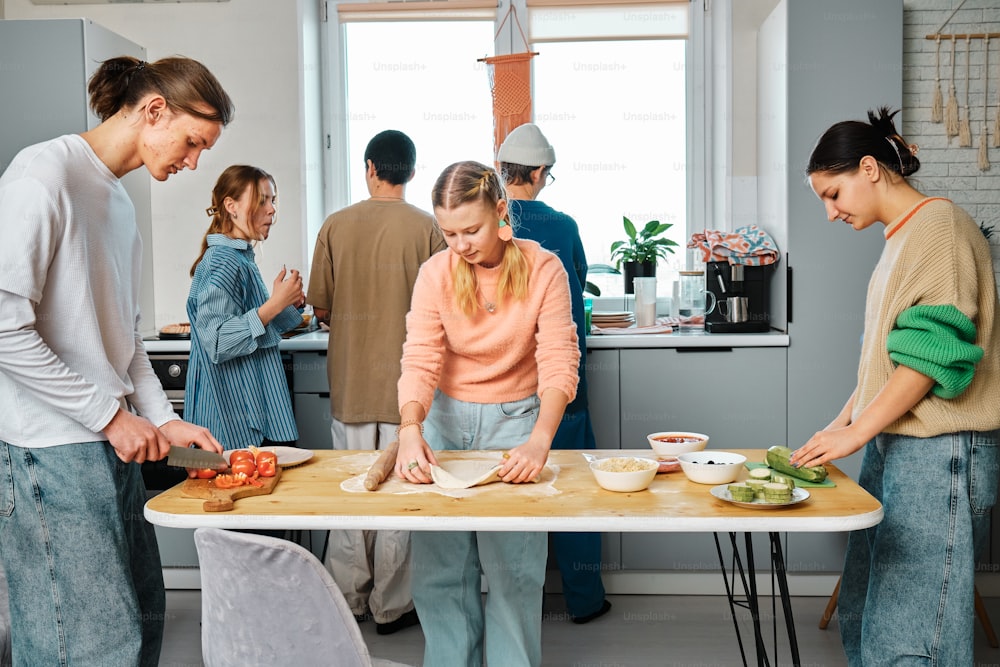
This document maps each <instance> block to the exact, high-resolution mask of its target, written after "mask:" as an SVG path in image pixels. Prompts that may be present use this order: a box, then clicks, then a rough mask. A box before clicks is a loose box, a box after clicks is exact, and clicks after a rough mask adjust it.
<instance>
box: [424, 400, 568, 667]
mask: <svg viewBox="0 0 1000 667" xmlns="http://www.w3.org/2000/svg"><path fill="white" fill-rule="evenodd" d="M538 406H539V401H538V398H537V397H536V396H530V397H528V398H526V399H522V400H520V401H514V402H511V403H500V404H480V403H466V402H464V401H458V400H455V399H453V398H451V397H449V396H446V395H445V394H442V393H441V392H437V394H436V395H435V397H434V403H433V404H432V405H431V410H430V413H429V414H428V415H427V419H426V420H425V421H424V438H425V439H426V440H427V442H428V443H429V444H430V446H431V447H432V448H433V449H435V450H445V449H452V450H454V449H460V450H469V449H510V448H511V447H515V446H517V445H520V444H522V443H523V442H525V441H526V440H527V439H528V436H529V435H530V434H531V429H532V427H533V426H534V425H535V420H536V419H537V418H538ZM499 500H500V498H499V497H498V501H499ZM410 542H411V563H412V568H413V602H414V604H415V605H416V609H417V614H418V615H419V616H420V624H421V627H422V628H423V631H424V639H425V649H424V665H425V666H426V667H462V666H463V665H464V666H466V667H480V666H481V665H482V664H483V643H484V640H485V643H486V659H487V663H488V664H490V665H497V666H502V667H519V666H522V665H523V666H531V667H537V665H540V664H541V662H542V587H543V586H544V584H545V558H546V552H547V550H548V546H547V538H546V534H545V533H535V532H503V533H496V532H494V533H491V532H475V533H472V532H425V531H414V532H413V533H411V537H410ZM480 574H482V575H484V576H485V577H486V582H487V585H488V587H489V592H488V593H487V595H486V605H485V610H484V608H483V600H482V593H481V591H482V586H481V583H480Z"/></svg>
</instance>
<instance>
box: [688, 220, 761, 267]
mask: <svg viewBox="0 0 1000 667" xmlns="http://www.w3.org/2000/svg"><path fill="white" fill-rule="evenodd" d="M687 247H688V248H697V249H700V250H701V255H702V257H701V259H702V261H703V262H725V261H728V262H729V263H730V264H745V265H747V266H764V265H766V264H774V263H775V262H777V261H778V258H779V255H778V246H777V245H776V244H775V243H774V239H772V238H771V237H770V235H768V233H767V232H765V231H764V230H763V229H761V228H760V227H758V226H757V225H745V226H743V227H739V228H737V230H736V231H735V232H720V231H718V230H714V229H706V230H705V231H704V232H700V233H697V234H692V235H691V241H690V242H689V243H688V245H687Z"/></svg>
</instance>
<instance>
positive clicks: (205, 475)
mask: <svg viewBox="0 0 1000 667" xmlns="http://www.w3.org/2000/svg"><path fill="white" fill-rule="evenodd" d="M216 474H218V473H216V471H214V470H212V469H211V468H200V469H198V470H196V471H195V473H194V476H195V477H197V478H198V479H212V478H213V477H215V476H216Z"/></svg>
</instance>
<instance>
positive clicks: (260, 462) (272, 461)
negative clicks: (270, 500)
mask: <svg viewBox="0 0 1000 667" xmlns="http://www.w3.org/2000/svg"><path fill="white" fill-rule="evenodd" d="M257 472H258V473H259V474H260V476H261V477H274V476H275V475H276V474H277V472H278V455H277V454H275V453H274V452H260V453H259V454H257Z"/></svg>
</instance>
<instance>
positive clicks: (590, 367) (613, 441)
mask: <svg viewBox="0 0 1000 667" xmlns="http://www.w3.org/2000/svg"><path fill="white" fill-rule="evenodd" d="M586 365H587V407H588V409H589V410H590V421H591V422H592V423H593V425H594V437H595V438H596V440H597V448H598V449H620V448H621V434H620V431H619V426H620V421H621V417H620V413H619V396H618V384H619V379H618V378H619V373H620V367H619V363H618V350H587V364H586Z"/></svg>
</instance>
